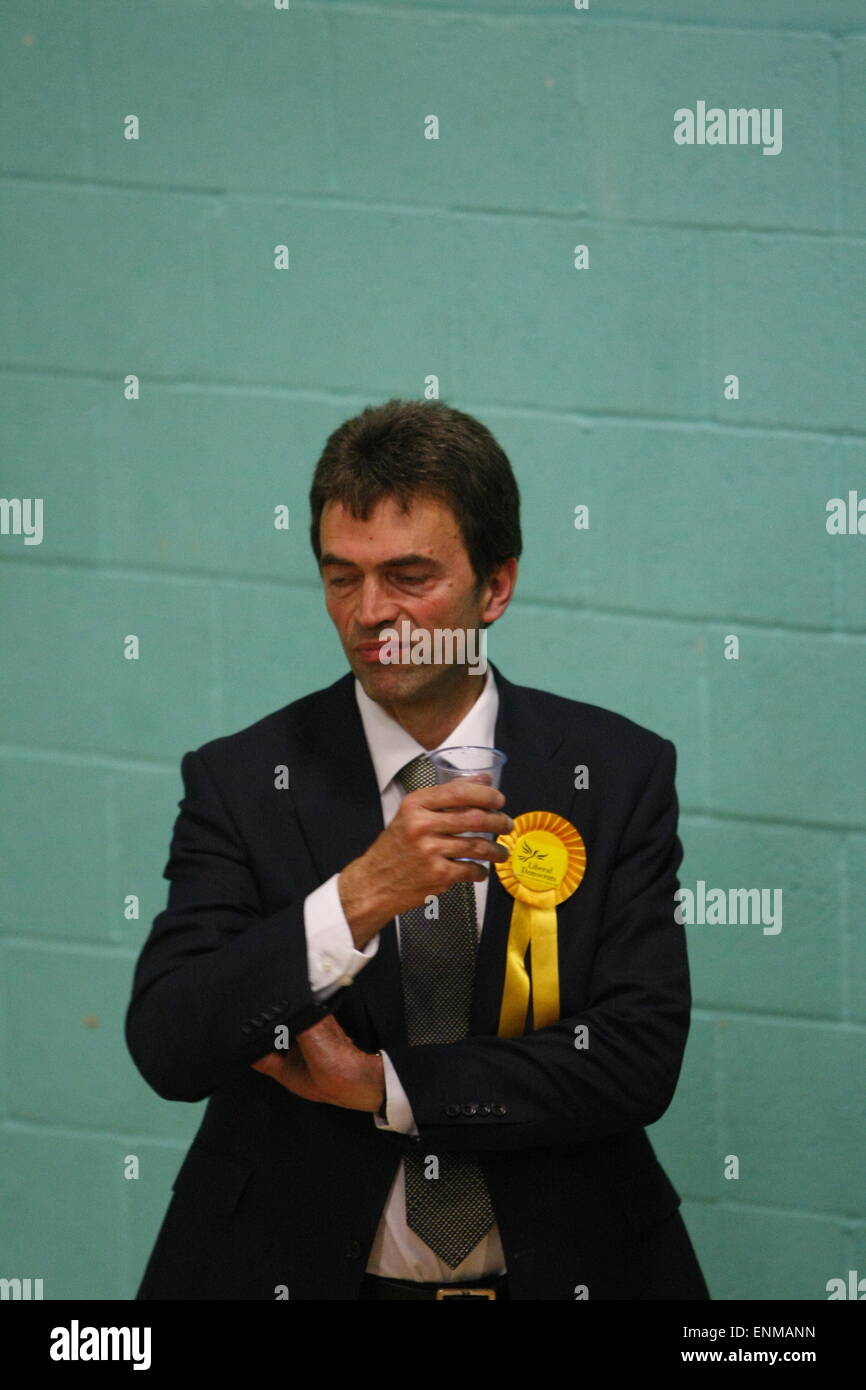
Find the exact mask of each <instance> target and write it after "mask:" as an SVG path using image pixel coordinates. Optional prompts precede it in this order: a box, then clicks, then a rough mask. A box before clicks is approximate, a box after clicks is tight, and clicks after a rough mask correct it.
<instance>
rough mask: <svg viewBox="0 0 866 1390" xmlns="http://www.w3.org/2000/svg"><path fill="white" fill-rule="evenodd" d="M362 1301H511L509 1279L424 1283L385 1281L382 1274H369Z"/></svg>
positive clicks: (402, 1280)
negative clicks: (446, 1299) (366, 1299)
mask: <svg viewBox="0 0 866 1390" xmlns="http://www.w3.org/2000/svg"><path fill="white" fill-rule="evenodd" d="M360 1297H361V1298H435V1299H436V1300H437V1301H438V1300H439V1299H440V1298H441V1299H445V1298H449V1299H458V1298H471V1299H474V1300H480V1299H491V1298H509V1297H510V1294H509V1292H508V1278H507V1276H506V1275H505V1274H496V1275H493V1276H492V1277H488V1278H487V1279H472V1280H470V1281H468V1282H467V1283H464V1284H422V1283H420V1282H417V1283H416V1282H415V1281H414V1280H411V1279H385V1278H383V1277H382V1276H381V1275H379V1274H365V1275H364V1281H363V1283H362V1285H361V1293H360Z"/></svg>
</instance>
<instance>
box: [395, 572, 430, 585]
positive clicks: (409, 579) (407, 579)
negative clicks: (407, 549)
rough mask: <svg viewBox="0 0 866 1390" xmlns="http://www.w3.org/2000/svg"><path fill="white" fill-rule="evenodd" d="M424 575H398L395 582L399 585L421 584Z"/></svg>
mask: <svg viewBox="0 0 866 1390" xmlns="http://www.w3.org/2000/svg"><path fill="white" fill-rule="evenodd" d="M425 578H426V575H423V574H399V575H397V580H398V582H399V583H400V584H423V583H424V580H425Z"/></svg>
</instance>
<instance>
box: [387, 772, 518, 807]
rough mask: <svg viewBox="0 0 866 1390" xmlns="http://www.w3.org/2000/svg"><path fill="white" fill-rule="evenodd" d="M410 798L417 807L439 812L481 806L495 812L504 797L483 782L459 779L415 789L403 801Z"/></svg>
mask: <svg viewBox="0 0 866 1390" xmlns="http://www.w3.org/2000/svg"><path fill="white" fill-rule="evenodd" d="M410 796H411V797H412V798H413V800H414V802H415V804H416V805H418V806H429V807H430V808H431V810H440V809H442V808H443V807H447V806H482V807H484V808H485V809H486V810H489V811H496V810H498V809H499V807H500V806H504V805H505V796H504V795H503V793H502V792H501V791H500V790H499V788H498V787H490V786H487V784H486V783H484V782H476V781H475V780H474V778H473V779H469V778H465V777H460V778H458V779H457V781H455V782H445V783H443V784H442V785H441V786H438V785H437V786H435V787H416V789H415V791H413V792H408V793H407V795H406V797H405V798H404V800H408V799H409V797H410Z"/></svg>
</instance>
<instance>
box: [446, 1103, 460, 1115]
mask: <svg viewBox="0 0 866 1390" xmlns="http://www.w3.org/2000/svg"><path fill="white" fill-rule="evenodd" d="M445 1114H446V1115H459V1114H460V1106H459V1105H446V1107H445Z"/></svg>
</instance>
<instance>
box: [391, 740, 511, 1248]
mask: <svg viewBox="0 0 866 1390" xmlns="http://www.w3.org/2000/svg"><path fill="white" fill-rule="evenodd" d="M397 780H398V782H400V783H401V784H402V785H403V786H404V787H405V788H406V790H407V791H414V790H415V789H416V787H435V786H436V772H435V769H434V767H433V764H432V763H431V761H430V759H429V758H428V757H427V756H426V755H425V754H423V753H422V754H421V755H420V756H419V757H417V758H413V759H412V761H411V762H410V763H407V764H406V766H405V767H404V768H402V769H401V771H400V772H398V773H397ZM475 923H476V915H475V888H474V886H473V884H472V883H454V884H452V886H451V887H450V888H448V889H447V890H446V891H445V892H444V893H440V894H439V917H438V920H437V919H433V920H430V919H428V918H427V917H426V916H425V911H424V908H423V907H413V908H410V909H409V911H408V912H401V913H400V973H401V976H402V981H403V1002H404V1006H405V1010H406V1036H407V1039H408V1042H409V1044H410V1046H413V1047H414V1046H417V1045H419V1044H423V1043H450V1042H456V1041H457V1040H458V1039H459V1038H465V1037H466V1033H467V1030H468V1028H469V1013H470V1009H471V1005H472V981H473V976H474V972H475V954H476V950H477V944H478V943H477V936H476V931H475ZM426 1157H427V1156H426V1155H422V1154H408V1155H407V1156H406V1159H405V1160H404V1162H405V1170H406V1222H407V1225H408V1226H409V1227H410V1228H411V1229H412V1230H413V1231H414V1232H415V1233H416V1235H418V1236H420V1237H421V1239H422V1240H423V1241H425V1242H426V1243H427V1245H429V1246H430V1249H431V1250H433V1251H435V1253H436V1254H437V1255H438V1256H439V1257H440V1259H442V1260H444V1261H445V1263H446V1264H447V1265H448V1266H449V1268H450V1269H456V1268H457V1266H458V1265H459V1264H460V1262H461V1261H462V1260H465V1258H466V1256H467V1255H468V1254H469V1252H470V1251H471V1250H474V1249H475V1246H476V1245H477V1244H478V1242H479V1240H481V1238H482V1236H484V1235H486V1234H487V1232H488V1231H489V1230H490V1227H491V1226H492V1225H493V1223H494V1221H495V1220H496V1217H495V1215H494V1211H493V1206H492V1204H491V1201H490V1193H489V1192H488V1190H487V1183H486V1182H485V1180H484V1174H483V1173H482V1171H481V1169H480V1167H479V1166H478V1164H477V1163H475V1162H474V1161H473V1160H471V1159H467V1158H462V1157H460V1156H459V1155H457V1154H451V1153H447V1152H446V1153H440V1154H437V1155H436V1157H437V1159H438V1169H439V1175H438V1177H433V1176H430V1177H427V1176H425V1171H426V1169H427V1164H426ZM431 1167H432V1165H431Z"/></svg>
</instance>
